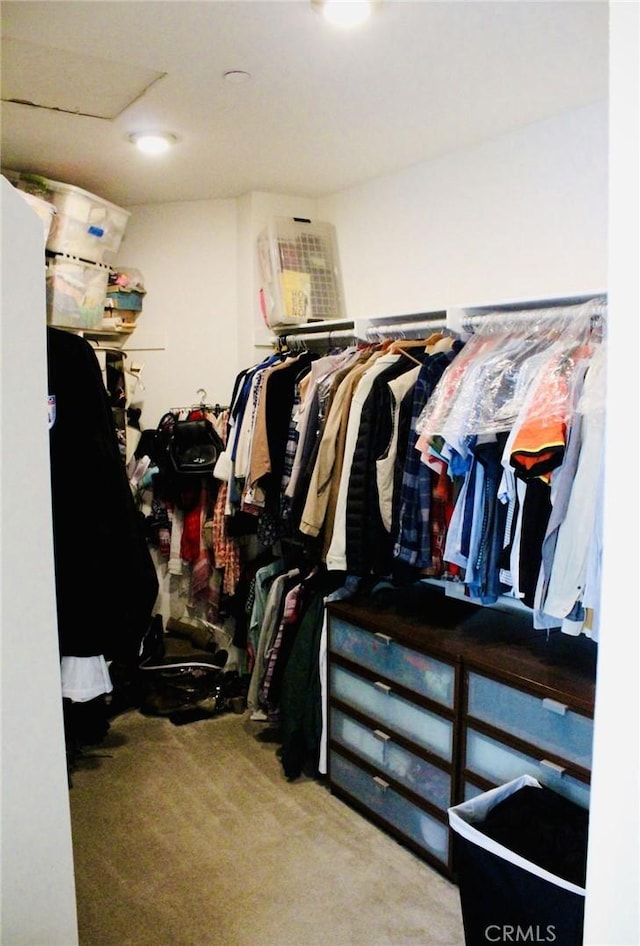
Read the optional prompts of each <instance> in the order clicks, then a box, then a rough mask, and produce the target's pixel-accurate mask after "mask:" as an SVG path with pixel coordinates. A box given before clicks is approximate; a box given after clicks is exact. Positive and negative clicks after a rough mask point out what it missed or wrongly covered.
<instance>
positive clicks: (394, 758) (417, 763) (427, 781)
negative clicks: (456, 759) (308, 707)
mask: <svg viewBox="0 0 640 946" xmlns="http://www.w3.org/2000/svg"><path fill="white" fill-rule="evenodd" d="M330 732H331V738H332V739H333V740H335V741H336V742H337V743H339V744H340V745H341V746H344V747H345V748H347V749H350V750H351V752H353V753H355V754H356V755H357V756H359V757H360V758H361V759H366V760H367V761H368V762H370V763H373V764H374V765H375V766H376V768H377V769H379V770H380V774H381V775H382V776H385V775H388V776H389V777H390V778H393V779H395V781H396V782H399V783H400V784H401V785H403V786H404V787H405V788H408V789H409V790H410V791H412V792H413V793H414V794H416V795H420V797H421V798H424V799H425V800H426V801H429V802H431V804H432V805H435V806H436V807H437V808H441V809H442V810H443V811H446V810H447V808H448V807H449V806H450V805H451V803H452V801H451V776H450V775H449V773H448V772H445V771H444V770H443V769H441V768H439V766H437V765H433V763H431V762H427V761H426V760H425V759H421V758H420V757H419V756H417V755H414V753H412V752H409V751H408V750H407V749H405V748H403V746H399V745H398V744H397V743H395V742H394V741H393V739H392V737H391V736H390V735H389V734H388V733H385V732H384V731H383V730H380V729H374V730H372V729H368V728H367V727H366V726H363V725H362V723H359V722H358V721H357V720H355V719H352V718H351V717H350V716H347V714H346V713H343V712H341V711H340V710H336V709H333V710H332V711H331V726H330Z"/></svg>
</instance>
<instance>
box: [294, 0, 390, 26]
mask: <svg viewBox="0 0 640 946" xmlns="http://www.w3.org/2000/svg"><path fill="white" fill-rule="evenodd" d="M379 3H380V0H311V6H312V8H313V9H314V10H315V12H316V13H319V14H321V16H323V17H324V18H325V20H327V21H328V22H329V23H331V24H332V26H340V27H345V28H348V27H352V26H361V25H362V24H363V23H365V22H366V21H367V20H368V19H369V17H370V16H371V13H372V11H373V9H374V7H376V6H378V5H379Z"/></svg>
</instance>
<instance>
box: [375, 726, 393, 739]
mask: <svg viewBox="0 0 640 946" xmlns="http://www.w3.org/2000/svg"><path fill="white" fill-rule="evenodd" d="M373 735H374V736H375V737H376V739H379V740H380V742H388V741H389V740H390V739H391V736H389V735H387V733H386V732H383V731H382V730H381V729H374V730H373Z"/></svg>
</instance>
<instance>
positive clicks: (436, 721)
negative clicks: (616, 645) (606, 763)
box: [327, 587, 596, 878]
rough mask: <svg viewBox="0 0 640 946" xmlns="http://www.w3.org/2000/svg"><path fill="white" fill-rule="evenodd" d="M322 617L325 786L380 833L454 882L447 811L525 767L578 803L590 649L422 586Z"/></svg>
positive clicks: (586, 770)
mask: <svg viewBox="0 0 640 946" xmlns="http://www.w3.org/2000/svg"><path fill="white" fill-rule="evenodd" d="M328 616H329V622H328V626H329V639H328V667H327V672H328V706H327V713H328V735H329V743H328V780H329V785H330V788H331V791H332V792H333V793H334V794H335V795H336V796H338V797H340V798H341V799H342V800H344V801H345V802H347V803H348V804H349V805H351V806H352V807H353V808H355V809H357V810H358V811H360V812H361V813H362V814H363V815H364V816H365V817H367V818H369V819H370V820H371V821H373V822H374V823H375V824H377V825H378V826H379V827H380V828H381V829H382V830H385V831H387V832H388V833H389V834H391V835H392V836H393V837H395V838H396V839H397V840H398V841H399V842H400V843H402V844H404V845H405V846H407V847H408V848H409V849H410V850H412V851H413V852H414V853H415V854H417V855H418V856H419V857H421V858H423V859H424V860H425V861H427V862H429V863H430V864H431V865H432V866H434V867H436V868H437V869H438V870H440V871H441V872H442V873H443V874H445V875H446V876H448V877H450V878H453V877H454V876H455V865H454V864H453V863H452V856H451V837H450V834H449V828H448V823H447V814H446V812H447V808H449V807H450V806H451V805H455V804H457V803H458V802H460V801H462V800H463V799H466V798H470V797H471V796H473V795H474V794H477V793H479V792H482V791H485V790H486V789H487V788H490V787H494V786H496V785H500V784H502V783H503V782H505V781H508V780H509V779H511V778H514V777H515V776H516V775H520V774H523V773H524V772H528V773H529V774H531V775H534V776H535V777H536V778H538V779H539V781H541V782H543V783H545V784H548V785H550V786H552V787H554V788H555V789H556V790H557V791H559V792H560V793H562V794H564V795H566V796H567V797H569V798H571V799H572V800H574V801H577V802H578V803H579V804H582V805H584V806H588V799H589V777H590V766H591V742H592V719H593V702H594V693H595V654H596V645H595V644H593V643H592V642H591V641H587V640H586V639H581V640H576V639H574V638H566V637H565V636H564V635H561V634H560V633H559V632H554V633H553V634H551V635H550V636H547V633H546V632H540V631H534V630H533V628H532V623H531V619H530V618H529V616H528V615H526V614H515V615H514V614H508V613H504V612H501V611H496V610H492V609H488V608H479V607H477V606H475V605H472V604H470V603H467V602H463V601H457V600H455V599H450V598H447V597H445V595H444V594H443V593H442V591H441V590H439V589H434V588H429V587H425V588H424V589H422V588H421V589H420V590H419V591H417V590H416V589H413V590H412V592H411V593H410V594H405V595H404V596H403V595H402V593H401V592H398V594H397V595H396V596H395V598H394V599H392V600H388V599H387V600H386V601H385V603H384V605H383V606H381V603H380V602H379V601H376V600H375V599H370V600H366V599H362V600H360V601H358V602H357V603H354V602H352V601H351V602H349V601H343V602H335V603H332V604H330V605H328ZM563 638H564V639H563Z"/></svg>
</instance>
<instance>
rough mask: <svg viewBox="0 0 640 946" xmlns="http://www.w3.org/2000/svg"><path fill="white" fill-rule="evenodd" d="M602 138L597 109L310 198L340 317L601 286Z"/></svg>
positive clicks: (601, 109) (601, 113)
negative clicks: (325, 227) (331, 251)
mask: <svg viewBox="0 0 640 946" xmlns="http://www.w3.org/2000/svg"><path fill="white" fill-rule="evenodd" d="M607 132H608V128H607V107H606V103H602V104H600V105H594V106H591V107H589V108H583V109H577V110H575V111H571V112H567V113H566V114H564V115H561V116H559V117H557V118H553V119H549V120H548V121H544V122H539V123H536V124H535V125H530V126H528V127H526V128H524V129H523V130H521V131H518V132H515V133H512V134H509V135H504V136H501V137H499V138H495V139H493V140H491V141H487V142H485V143H483V144H480V145H477V146H475V147H472V148H467V149H465V150H464V151H458V152H455V153H452V154H447V155H443V156H442V157H440V158H437V159H436V160H433V161H429V162H426V163H424V164H421V165H417V166H415V167H412V168H409V169H407V170H405V171H404V172H402V173H399V174H393V175H389V176H387V177H384V178H380V179H379V180H377V181H372V182H371V183H369V184H363V185H362V186H360V187H354V188H352V189H350V190H347V191H343V192H340V193H337V194H334V195H332V196H331V197H329V198H326V199H321V200H319V201H318V215H319V217H320V219H325V220H329V221H331V222H332V223H334V224H335V225H336V228H337V232H338V243H339V249H340V258H341V263H342V270H343V279H344V287H345V297H346V303H347V313H348V315H349V317H350V318H363V317H370V316H388V315H395V314H407V313H414V312H425V311H429V310H432V311H437V310H439V309H441V308H445V307H446V306H448V305H473V304H478V305H481V304H483V303H488V304H490V303H497V302H501V301H509V300H512V299H513V300H524V299H530V298H531V299H535V298H540V297H542V298H544V297H546V298H549V297H558V296H563V295H573V294H575V293H580V292H592V291H595V292H597V291H600V290H602V289H604V288H606V284H607Z"/></svg>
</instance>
